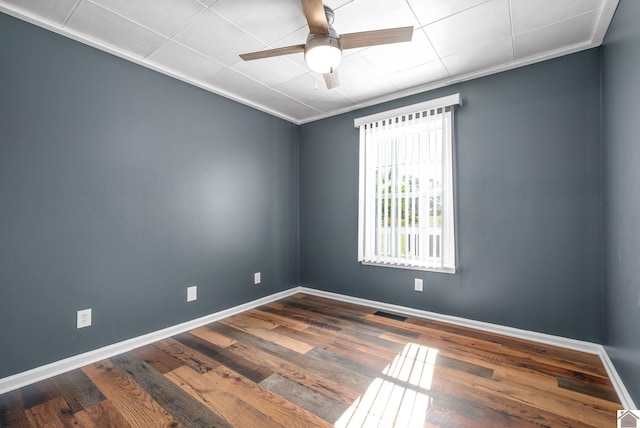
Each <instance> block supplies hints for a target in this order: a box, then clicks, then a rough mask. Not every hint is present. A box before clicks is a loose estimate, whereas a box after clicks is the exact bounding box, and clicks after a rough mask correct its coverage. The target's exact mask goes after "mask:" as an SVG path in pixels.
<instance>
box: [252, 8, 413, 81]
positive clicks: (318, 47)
mask: <svg viewBox="0 0 640 428" xmlns="http://www.w3.org/2000/svg"><path fill="white" fill-rule="evenodd" d="M301 1H302V9H303V11H304V16H305V17H306V18H307V23H308V24H309V35H308V36H307V41H306V43H304V44H300V45H293V46H285V47H282V48H275V49H267V50H264V51H258V52H251V53H245V54H242V55H240V58H242V59H243V60H245V61H250V60H254V59H262V58H270V57H274V56H280V55H289V54H293V53H299V52H304V60H305V61H306V63H307V65H308V66H309V68H311V69H312V70H313V71H316V72H318V73H322V75H323V77H324V81H325V83H326V85H327V88H328V89H332V88H335V87H336V86H338V85H339V84H340V80H339V78H338V71H337V68H338V65H340V60H341V59H342V51H343V49H354V48H363V47H368V46H375V45H384V44H388V43H399V42H408V41H410V40H411V37H412V36H413V27H411V26H409V27H398V28H387V29H385V30H373V31H361V32H358V33H348V34H341V35H338V33H337V32H336V30H334V29H333V25H332V24H333V19H334V14H333V10H332V9H331V8H329V7H327V6H324V5H323V4H322V0H301Z"/></svg>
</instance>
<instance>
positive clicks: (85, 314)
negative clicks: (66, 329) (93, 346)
mask: <svg viewBox="0 0 640 428" xmlns="http://www.w3.org/2000/svg"><path fill="white" fill-rule="evenodd" d="M76 323H77V328H84V327H89V326H90V325H91V309H84V310H82V311H78V314H77V319H76Z"/></svg>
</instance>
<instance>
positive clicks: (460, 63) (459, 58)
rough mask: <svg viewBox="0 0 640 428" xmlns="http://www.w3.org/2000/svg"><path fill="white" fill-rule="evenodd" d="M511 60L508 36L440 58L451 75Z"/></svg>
mask: <svg viewBox="0 0 640 428" xmlns="http://www.w3.org/2000/svg"><path fill="white" fill-rule="evenodd" d="M513 60H514V58H513V42H512V40H511V39H510V38H509V39H504V40H500V41H498V42H495V43H491V44H489V45H485V46H477V47H475V48H474V49H471V50H467V51H464V52H460V53H457V54H455V55H452V56H448V57H446V58H442V62H443V64H444V65H445V67H446V68H447V71H448V72H449V74H450V75H451V76H452V77H454V76H461V75H463V74H467V73H471V72H473V71H481V70H483V69H487V68H491V67H495V66H499V65H506V64H509V63H512V62H513Z"/></svg>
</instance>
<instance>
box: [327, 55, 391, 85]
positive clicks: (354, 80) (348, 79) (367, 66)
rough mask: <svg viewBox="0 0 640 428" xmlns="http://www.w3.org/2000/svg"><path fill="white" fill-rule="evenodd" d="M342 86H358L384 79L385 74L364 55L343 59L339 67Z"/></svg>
mask: <svg viewBox="0 0 640 428" xmlns="http://www.w3.org/2000/svg"><path fill="white" fill-rule="evenodd" d="M338 72H339V73H340V84H341V85H345V86H346V85H357V84H359V83H364V82H368V81H370V80H375V79H378V78H380V77H382V75H383V73H381V72H380V70H379V69H378V68H377V67H375V66H374V65H373V63H372V62H371V61H369V60H368V59H367V57H366V56H364V54H362V53H358V54H356V55H352V56H350V57H348V58H343V59H342V62H341V63H340V67H338Z"/></svg>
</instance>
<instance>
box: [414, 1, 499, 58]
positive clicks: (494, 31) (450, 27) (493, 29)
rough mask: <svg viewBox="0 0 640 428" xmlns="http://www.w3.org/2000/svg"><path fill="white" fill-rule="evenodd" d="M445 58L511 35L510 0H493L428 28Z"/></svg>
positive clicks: (430, 36) (426, 28)
mask: <svg viewBox="0 0 640 428" xmlns="http://www.w3.org/2000/svg"><path fill="white" fill-rule="evenodd" d="M424 29H425V32H426V33H427V37H429V40H431V43H432V44H433V47H434V48H435V50H436V52H437V53H438V55H439V56H440V57H441V58H443V57H447V56H451V55H454V54H457V53H459V52H463V51H467V50H470V49H474V48H476V47H479V46H482V45H487V44H490V43H493V42H497V41H499V40H504V39H506V38H508V37H511V26H510V16H509V0H491V1H488V2H486V3H482V4H480V5H478V6H475V7H472V8H470V9H467V10H465V11H464V12H460V13H458V14H456V15H453V16H450V17H448V18H444V19H442V20H440V21H438V22H435V23H433V24H430V25H427V26H426V27H424Z"/></svg>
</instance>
